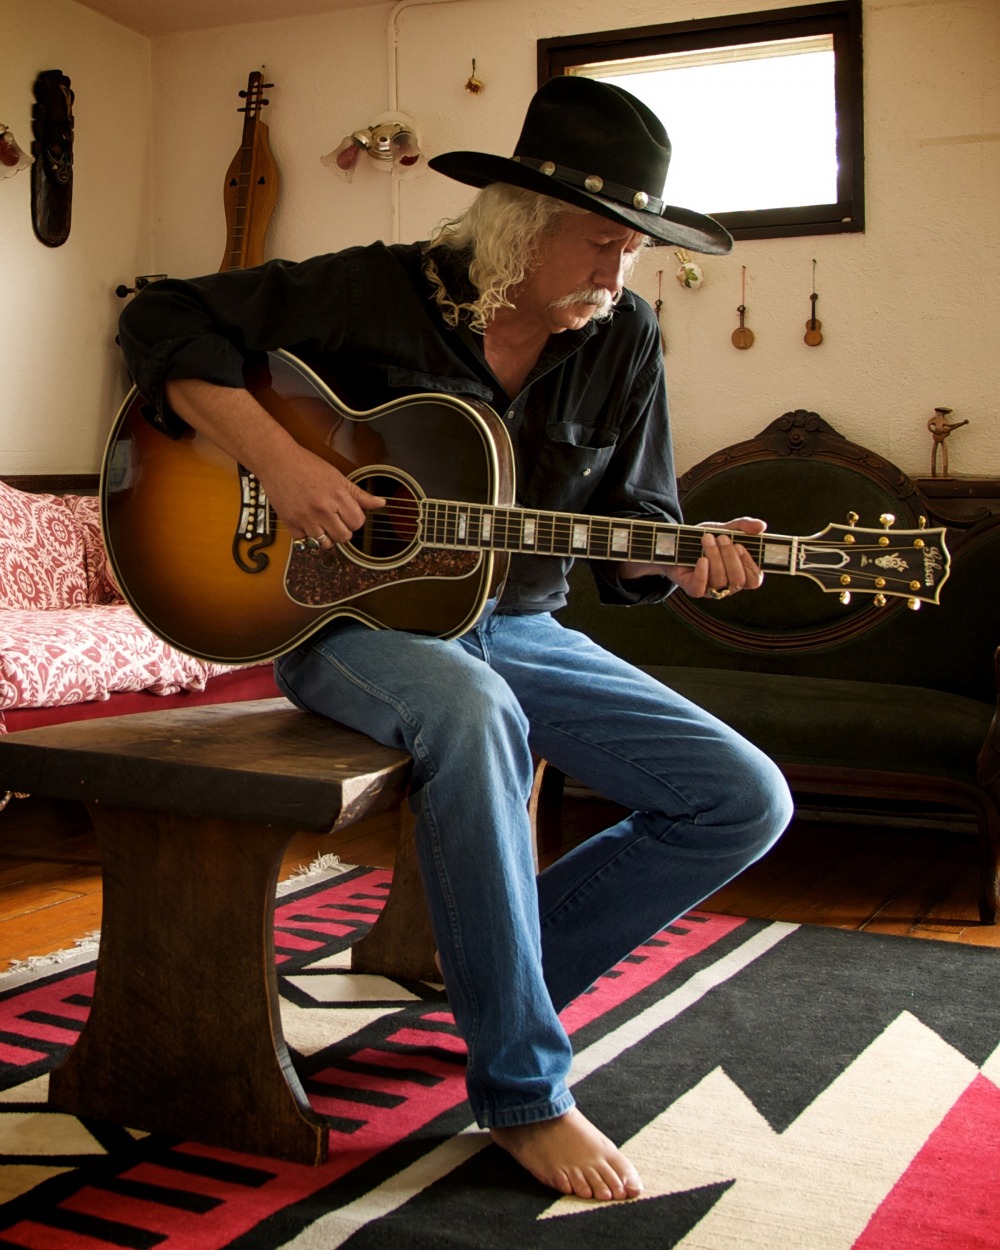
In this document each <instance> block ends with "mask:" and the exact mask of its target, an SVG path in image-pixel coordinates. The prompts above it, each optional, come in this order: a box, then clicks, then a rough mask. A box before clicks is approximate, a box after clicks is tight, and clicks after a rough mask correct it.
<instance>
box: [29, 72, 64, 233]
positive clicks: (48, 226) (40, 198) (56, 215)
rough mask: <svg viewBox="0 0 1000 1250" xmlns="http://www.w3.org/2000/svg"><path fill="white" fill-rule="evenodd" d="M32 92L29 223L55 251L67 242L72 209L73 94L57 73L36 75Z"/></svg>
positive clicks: (61, 74) (61, 73)
mask: <svg viewBox="0 0 1000 1250" xmlns="http://www.w3.org/2000/svg"><path fill="white" fill-rule="evenodd" d="M34 92H35V100H36V101H37V103H36V104H35V105H34V107H33V108H32V110H31V118H32V125H31V128H32V133H33V134H34V141H33V142H32V145H31V152H32V155H33V156H34V157H35V163H34V165H33V166H32V169H31V220H32V225H33V226H34V229H35V234H36V235H37V236H38V238H39V239H40V240H41V242H42V243H44V244H45V245H46V246H47V247H59V245H60V244H61V243H65V242H66V240H67V239H68V238H69V226H70V218H71V215H72V209H73V92H72V91H71V90H70V85H69V79H68V78H67V77H66V75H65V74H64V73H63V72H62V70H58V69H49V70H45V71H44V72H43V73H41V74H39V75H38V77H37V78H36V79H35V85H34Z"/></svg>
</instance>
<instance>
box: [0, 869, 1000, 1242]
mask: <svg viewBox="0 0 1000 1250" xmlns="http://www.w3.org/2000/svg"><path fill="white" fill-rule="evenodd" d="M388 882H389V874H388V873H386V872H384V871H381V870H374V869H367V868H359V869H353V870H349V871H346V872H342V873H340V874H338V875H335V876H333V877H329V878H325V879H315V880H314V879H307V880H306V882H305V883H304V884H302V885H301V886H300V887H297V888H296V889H295V892H294V893H291V894H285V895H283V897H282V898H281V899H280V900H279V912H278V925H277V933H276V946H277V958H278V961H279V971H280V977H281V983H282V992H283V996H284V997H283V1003H284V1005H283V1019H284V1025H285V1031H286V1035H287V1037H288V1040H289V1043H290V1046H291V1047H292V1048H293V1053H294V1057H295V1061H296V1066H297V1068H298V1070H299V1071H300V1073H301V1075H302V1077H303V1081H304V1084H305V1086H306V1088H307V1090H308V1092H309V1095H310V1098H311V1100H312V1102H313V1104H314V1106H315V1107H316V1108H317V1109H318V1110H319V1111H321V1112H322V1113H323V1114H325V1115H327V1116H328V1117H329V1118H330V1134H331V1149H330V1161H329V1162H328V1163H327V1164H326V1165H325V1166H323V1167H321V1168H308V1167H303V1166H298V1165H289V1164H280V1163H275V1162H273V1161H271V1160H268V1159H263V1158H256V1157H249V1156H245V1155H238V1154H234V1153H227V1152H224V1151H220V1150H215V1149H208V1148H206V1147H202V1146H198V1145H195V1144H193V1143H191V1142H183V1141H174V1140H165V1139H163V1138H159V1137H154V1136H146V1135H142V1134H138V1133H135V1132H130V1131H129V1130H128V1129H126V1128H121V1127H117V1126H113V1125H107V1124H99V1123H94V1122H83V1121H80V1120H77V1119H74V1118H72V1117H69V1116H65V1115H60V1114H55V1113H52V1112H49V1111H48V1109H47V1107H46V1102H45V1097H46V1083H47V1073H48V1071H49V1070H50V1069H51V1068H52V1067H53V1066H54V1065H55V1064H56V1063H58V1061H59V1059H60V1057H61V1056H62V1055H64V1054H65V1053H66V1049H67V1047H68V1046H70V1045H71V1044H72V1042H73V1040H74V1038H75V1037H76V1035H77V1034H78V1032H79V1029H80V1026H81V1021H82V1020H83V1019H84V1018H85V1017H86V1013H87V1010H88V1005H89V1000H90V994H91V989H92V984H93V971H94V968H93V959H92V956H85V957H82V960H79V961H77V963H75V964H73V963H69V964H60V965H58V966H56V967H54V968H52V969H41V970H35V971H34V972H33V973H32V974H30V975H28V974H22V975H20V976H14V977H8V978H5V979H0V1077H2V1082H0V1084H2V1088H3V1092H2V1094H0V1152H2V1157H0V1202H2V1204H3V1205H2V1206H0V1250H15V1248H17V1250H111V1248H115V1250H119V1248H129V1250H146V1248H147V1247H148V1248H153V1247H164V1248H165V1250H221V1248H222V1247H230V1248H233V1250H277V1248H278V1247H285V1248H286V1250H333V1248H334V1247H339V1246H346V1247H349V1248H350V1250H380V1248H381V1247H388V1246H391V1247H393V1248H394V1250H395V1248H396V1247H399V1248H400V1250H418V1248H420V1250H424V1248H426V1250H430V1248H431V1247H433V1248H434V1250H441V1248H448V1247H455V1248H456V1250H501V1248H506V1247H509V1246H511V1245H516V1246H521V1247H526V1248H531V1247H539V1248H541V1250H544V1248H546V1247H550V1246H551V1247H555V1246H559V1247H562V1246H572V1247H574V1250H576V1248H578V1247H582V1248H583V1250H588V1248H589V1247H594V1248H595V1250H596V1248H597V1247H599V1246H601V1247H603V1246H604V1245H606V1244H607V1242H608V1239H609V1238H610V1239H613V1240H614V1241H615V1242H616V1243H617V1244H622V1245H627V1246H629V1247H638V1248H639V1250H647V1248H649V1250H652V1248H653V1247H656V1250H667V1248H669V1247H681V1248H683V1250H849V1248H851V1247H854V1248H856V1250H890V1247H891V1248H892V1250H900V1248H902V1247H905V1248H906V1250H987V1247H989V1248H990V1250H995V1248H996V1247H997V1246H998V1245H1000V1234H998V1232H997V1229H998V1228H1000V1088H998V1085H1000V1006H998V1001H997V994H996V985H997V977H998V973H1000V954H998V953H997V952H996V951H993V950H986V949H977V948H971V947H961V946H956V945H951V944H947V943H943V942H942V943H938V942H925V941H915V940H909V939H903V938H898V939H896V938H879V937H874V936H870V935H866V934H860V933H853V932H843V931H839V930H829V929H817V928H810V927H807V926H802V927H797V926H794V925H786V924H780V923H779V924H772V923H766V922H760V921H746V920H738V919H734V918H731V917H721V916H714V915H709V914H705V913H693V914H691V915H690V916H687V917H685V918H684V919H683V920H682V921H681V922H679V923H678V924H676V925H674V926H671V927H670V928H669V929H667V930H664V932H663V933H661V934H660V935H658V937H657V938H656V939H655V940H654V941H651V942H650V943H649V944H648V945H647V946H644V947H642V948H641V949H640V950H638V951H636V952H635V954H634V955H632V956H631V957H630V958H629V959H627V960H625V961H624V962H623V963H622V964H621V965H620V966H619V967H617V968H616V969H614V970H613V971H612V972H611V973H609V974H608V975H607V976H606V977H604V978H602V979H601V981H600V982H599V983H598V984H597V985H596V986H594V988H593V989H592V990H591V991H590V992H589V993H588V994H587V995H585V996H584V997H583V998H582V999H581V1000H579V1001H578V1002H577V1003H575V1004H574V1005H573V1006H572V1007H571V1008H569V1009H568V1010H567V1012H566V1013H565V1019H566V1023H567V1026H568V1028H569V1029H570V1031H571V1032H572V1034H573V1036H574V1043H575V1047H576V1052H577V1065H576V1070H575V1076H574V1088H575V1091H576V1093H577V1096H578V1099H579V1101H580V1104H581V1106H582V1107H583V1109H584V1110H585V1111H586V1113H587V1114H588V1115H589V1116H590V1117H591V1118H592V1119H593V1120H594V1121H595V1122H596V1123H598V1124H600V1125H601V1127H602V1128H604V1129H605V1131H606V1132H608V1133H609V1134H610V1135H611V1136H612V1137H614V1138H615V1139H616V1140H617V1141H619V1142H621V1143H623V1144H624V1146H625V1148H626V1150H627V1152H628V1153H629V1154H630V1155H631V1156H632V1158H633V1159H634V1160H635V1161H636V1163H637V1164H638V1166H639V1168H640V1170H641V1172H642V1173H643V1177H644V1179H645V1182H646V1185H647V1193H646V1196H645V1197H643V1198H642V1199H640V1200H637V1201H635V1202H629V1203H616V1204H607V1205H605V1204H597V1203H585V1202H580V1201H578V1200H569V1199H565V1198H559V1197H558V1195H556V1194H554V1193H552V1192H550V1191H548V1190H546V1189H544V1188H543V1187H542V1186H540V1185H538V1184H537V1183H536V1182H534V1181H533V1180H532V1179H531V1178H530V1177H529V1176H527V1174H525V1173H523V1172H522V1171H521V1170H520V1169H519V1168H518V1167H517V1165H516V1164H514V1163H513V1162H512V1161H511V1160H510V1159H509V1158H508V1157H507V1156H506V1155H505V1154H504V1153H503V1152H502V1151H500V1150H498V1149H497V1148H496V1147H494V1146H492V1145H491V1144H490V1143H489V1140H488V1138H487V1137H486V1135H485V1134H483V1133H480V1132H479V1131H477V1130H476V1129H475V1128H474V1126H473V1125H472V1124H471V1123H470V1117H469V1111H468V1105H467V1103H466V1102H465V1098H464V1085H463V1079H462V1068H463V1047H462V1043H461V1041H460V1039H459V1038H458V1037H457V1036H456V1033H455V1029H454V1025H453V1022H452V1019H451V1016H450V1014H449V1011H448V1004H447V1000H446V998H445V996H444V994H443V992H442V991H441V990H440V988H439V987H435V986H430V985H426V984H423V983H413V982H398V981H389V980H386V979H384V978H374V977H363V976H353V975H352V974H351V973H350V971H349V958H348V948H349V945H350V943H351V941H352V940H353V939H354V938H355V937H356V936H357V935H358V934H359V932H360V931H361V930H362V929H363V928H364V927H365V926H366V925H368V924H369V923H370V922H371V919H372V917H373V916H374V915H375V914H376V913H377V911H378V909H379V907H380V906H381V904H382V902H383V900H384V898H385V894H386V890H387V886H388ZM239 1044H240V1041H239V1038H234V1039H233V1045H234V1046H238V1045H239Z"/></svg>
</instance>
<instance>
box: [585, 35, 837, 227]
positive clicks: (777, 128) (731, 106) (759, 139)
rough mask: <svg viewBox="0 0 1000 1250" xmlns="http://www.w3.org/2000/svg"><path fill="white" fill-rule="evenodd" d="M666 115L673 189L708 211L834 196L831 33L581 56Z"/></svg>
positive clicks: (598, 73)
mask: <svg viewBox="0 0 1000 1250" xmlns="http://www.w3.org/2000/svg"><path fill="white" fill-rule="evenodd" d="M568 72H569V73H573V74H582V75H585V76H587V77H590V78H599V79H601V80H602V81H603V82H609V83H613V84H615V85H617V86H620V87H622V88H623V89H624V90H626V91H630V92H631V93H632V94H633V95H634V96H637V97H638V98H639V99H640V100H642V101H643V103H644V104H646V105H648V106H649V108H650V109H651V110H652V111H653V112H654V113H655V114H656V115H657V117H660V118H661V119H662V120H663V122H664V124H665V126H666V128H667V131H668V133H669V135H670V142H671V146H672V148H673V155H672V157H671V162H670V175H669V178H668V180H667V198H668V199H669V200H670V201H671V202H672V203H675V204H684V205H685V206H687V207H690V208H695V209H698V210H700V211H701V212H705V213H713V214H720V213H733V212H753V211H756V210H759V209H770V208H785V207H797V206H800V205H810V204H832V203H835V202H836V199H837V112H836V101H835V96H834V50H833V36H832V35H820V36H812V37H808V38H803V39H782V40H776V41H774V42H764V43H753V44H742V45H738V46H733V47H723V48H708V49H706V50H704V51H697V52H677V53H671V54H667V55H663V56H647V57H637V58H635V59H631V60H619V61H601V62H597V63H593V64H590V65H576V66H573V67H572V68H571V69H569V70H568Z"/></svg>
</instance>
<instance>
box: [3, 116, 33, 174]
mask: <svg viewBox="0 0 1000 1250" xmlns="http://www.w3.org/2000/svg"><path fill="white" fill-rule="evenodd" d="M33 159H34V158H33V157H30V156H29V155H28V154H27V152H22V151H21V147H20V145H19V144H18V142H17V140H16V139H15V138H14V135H13V132H12V131H11V129H10V127H9V126H5V125H4V124H3V122H0V178H13V177H14V175H15V174H19V173H20V172H21V170H22V169H27V168H28V166H29V165H30V164H31V162H32V160H33Z"/></svg>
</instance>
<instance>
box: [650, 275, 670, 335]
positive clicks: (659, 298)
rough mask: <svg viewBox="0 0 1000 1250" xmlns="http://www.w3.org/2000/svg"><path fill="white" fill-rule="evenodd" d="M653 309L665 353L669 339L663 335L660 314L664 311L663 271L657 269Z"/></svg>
mask: <svg viewBox="0 0 1000 1250" xmlns="http://www.w3.org/2000/svg"><path fill="white" fill-rule="evenodd" d="M653 307H654V309H655V310H656V324H657V325H658V326H659V327H660V350H661V351H664V352H665V351H666V350H667V339H666V335H665V334H664V333H663V322H662V321H661V319H660V314H661V312H662V311H663V270H662V269H657V271H656V303H655V304H654V305H653Z"/></svg>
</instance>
